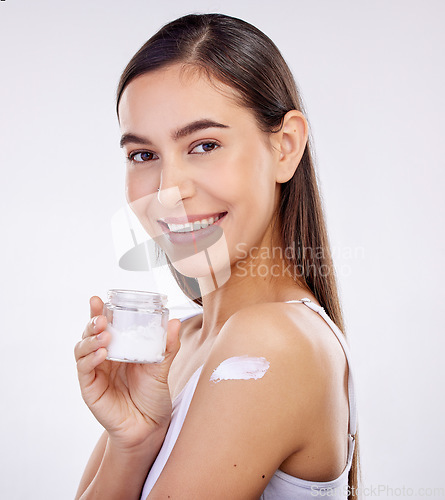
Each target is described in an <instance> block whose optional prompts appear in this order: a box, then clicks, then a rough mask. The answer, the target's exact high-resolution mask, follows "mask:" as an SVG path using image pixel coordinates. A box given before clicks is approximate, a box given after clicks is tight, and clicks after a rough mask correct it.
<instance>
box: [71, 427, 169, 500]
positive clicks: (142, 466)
mask: <svg viewBox="0 0 445 500" xmlns="http://www.w3.org/2000/svg"><path fill="white" fill-rule="evenodd" d="M164 437H165V432H159V433H157V434H152V435H151V436H150V438H149V439H148V440H147V442H146V443H145V444H144V446H141V447H138V448H137V449H131V450H129V449H118V448H116V446H115V445H114V444H113V443H112V442H111V441H110V440H109V439H108V435H107V433H106V432H104V433H103V434H102V436H101V437H100V439H99V441H98V443H97V445H96V447H95V448H94V451H93V453H92V455H91V457H90V460H89V461H88V464H87V467H86V469H85V472H84V475H83V477H82V480H81V482H80V485H79V489H78V491H77V494H76V500H87V499H88V500H90V499H91V500H92V499H98V500H103V499H107V500H113V499H116V500H123V499H125V500H132V499H135V500H139V498H140V495H141V491H142V487H143V485H144V481H145V478H146V476H147V473H148V470H149V468H150V466H151V464H152V463H153V462H154V460H155V458H156V456H157V454H158V453H159V450H160V448H161V446H162V442H163V440H164Z"/></svg>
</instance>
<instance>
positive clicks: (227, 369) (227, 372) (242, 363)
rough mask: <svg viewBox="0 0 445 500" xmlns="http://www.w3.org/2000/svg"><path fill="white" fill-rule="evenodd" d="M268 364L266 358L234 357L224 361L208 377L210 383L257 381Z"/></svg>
mask: <svg viewBox="0 0 445 500" xmlns="http://www.w3.org/2000/svg"><path fill="white" fill-rule="evenodd" d="M269 366H270V363H269V361H267V359H266V358H250V357H249V356H247V355H245V356H234V357H232V358H228V359H226V360H224V361H223V362H222V363H221V364H220V365H219V366H218V368H216V369H215V370H214V371H213V373H212V375H211V376H210V382H215V384H216V383H218V382H221V380H248V379H251V378H253V379H255V380H257V379H259V378H262V377H263V376H264V374H265V373H266V372H267V370H268V369H269Z"/></svg>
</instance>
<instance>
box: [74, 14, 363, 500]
mask: <svg viewBox="0 0 445 500" xmlns="http://www.w3.org/2000/svg"><path fill="white" fill-rule="evenodd" d="M117 111H118V116H119V122H120V126H121V130H122V141H121V145H122V147H123V148H124V150H125V153H126V156H127V186H126V188H127V199H128V201H129V203H130V205H131V206H132V209H133V210H134V211H135V213H136V214H137V216H138V218H139V219H140V220H141V222H142V224H143V225H144V227H145V228H146V229H147V231H148V232H149V233H150V235H151V236H152V237H153V238H154V239H155V241H156V242H157V243H158V244H159V247H161V248H162V249H163V251H164V252H165V253H166V256H167V258H168V260H169V263H170V264H169V265H170V267H171V270H172V272H173V273H174V275H175V277H176V279H177V281H178V283H179V284H180V286H181V287H182V289H183V290H184V292H185V293H186V294H187V295H188V296H189V297H190V298H192V299H193V300H194V301H195V302H197V303H198V304H200V305H202V314H197V315H195V316H193V317H191V318H186V319H183V321H182V322H181V321H179V320H177V319H173V320H170V321H169V325H168V341H167V354H166V358H165V360H164V361H163V362H162V363H159V364H148V365H138V364H126V363H119V362H114V361H109V360H106V359H105V358H106V356H107V345H108V343H109V341H110V334H109V332H107V330H106V326H107V324H106V319H105V317H104V316H102V315H101V312H102V306H103V303H102V301H101V300H100V299H99V297H92V298H91V299H90V308H91V318H92V319H91V320H90V322H89V323H88V324H87V326H86V329H85V331H84V334H83V338H82V340H81V341H80V342H79V343H78V344H77V345H76V348H75V356H76V360H77V369H78V376H79V382H80V386H81V390H82V395H83V398H84V400H85V402H86V404H87V405H88V406H89V408H90V409H91V411H92V412H93V414H94V415H95V417H96V418H97V419H98V421H99V422H100V423H101V424H102V425H103V427H104V429H105V431H104V433H103V435H102V437H101V438H100V440H99V442H98V444H97V445H96V448H95V449H94V451H93V453H92V456H91V458H90V460H89V462H88V464H87V467H86V470H85V473H84V475H83V477H82V480H81V482H80V485H79V490H78V493H77V498H82V499H93V498H98V499H101V500H103V499H105V498H106V499H107V500H110V499H114V498H115V499H133V498H134V499H139V498H142V499H144V500H145V499H146V498H148V499H161V498H162V499H164V498H166V499H167V498H171V499H180V500H186V499H190V500H201V499H202V500H204V499H205V500H208V499H211V500H217V499H221V500H228V499H230V500H236V499H240V500H247V499H258V498H262V499H266V500H267V499H284V500H286V499H297V498H298V499H304V498H314V497H316V496H317V495H319V496H326V495H329V497H330V498H346V497H347V496H348V494H349V495H351V494H355V491H356V490H355V488H356V486H357V483H356V464H357V447H356V442H355V441H356V439H355V438H356V436H355V434H356V414H355V399H354V388H353V381H352V373H351V370H350V367H349V363H348V362H349V352H348V348H347V345H346V342H345V339H344V336H343V334H342V333H341V331H340V330H342V329H343V322H342V315H341V308H340V305H339V299H338V295H337V289H336V282H335V276H334V269H333V265H332V260H331V257H330V252H329V245H328V239H327V234H326V229H325V223H324V219H323V214H322V208H321V203H320V198H319V193H318V188H317V183H316V177H315V173H314V168H313V165H312V160H311V153H310V147H309V145H308V125H307V121H306V119H305V116H304V114H303V113H302V105H301V102H300V98H299V95H298V92H297V89H296V86H295V82H294V79H293V77H292V75H291V73H290V70H289V68H288V67H287V65H286V63H285V61H284V60H283V58H282V56H281V54H280V52H279V51H278V49H277V48H276V46H275V45H274V44H273V43H272V41H271V40H270V39H269V38H268V37H266V36H265V35H264V34H263V33H262V32H260V31H259V30H258V29H256V28H255V27H253V26H251V25H250V24H248V23H246V22H244V21H241V20H239V19H236V18H233V17H229V16H224V15H220V14H203V15H188V16H185V17H183V18H180V19H177V20H175V21H173V22H171V23H169V24H167V25H166V26H164V27H163V28H162V29H161V30H160V31H159V32H158V33H157V34H156V35H154V36H153V37H152V38H151V39H150V40H149V41H148V42H147V43H146V44H145V45H144V46H143V47H142V48H141V49H140V50H139V51H138V53H137V54H135V56H134V57H133V59H132V60H131V61H130V63H129V64H128V66H127V68H126V69H125V71H124V73H123V75H122V77H121V81H120V84H119V88H118V96H117ZM172 401H173V407H172Z"/></svg>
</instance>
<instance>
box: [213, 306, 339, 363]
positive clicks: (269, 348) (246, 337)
mask: <svg viewBox="0 0 445 500" xmlns="http://www.w3.org/2000/svg"><path fill="white" fill-rule="evenodd" d="M328 331H330V327H329V326H328V325H327V324H326V322H325V321H324V320H323V319H322V318H321V317H320V316H319V315H318V314H316V313H314V311H313V310H311V309H309V308H308V307H306V306H305V305H304V304H302V303H286V302H267V303H261V304H252V305H249V306H247V307H245V308H243V309H240V310H239V311H237V312H236V313H235V314H233V315H232V316H231V317H230V318H229V320H228V321H227V322H226V323H225V324H224V326H223V328H222V329H221V331H220V333H219V339H218V340H219V343H221V345H225V344H227V346H231V348H234V349H242V348H247V349H257V348H258V349H261V350H262V351H263V352H268V353H269V354H271V355H274V354H276V355H279V356H281V357H283V358H291V359H294V360H298V359H299V358H305V359H307V358H308V356H310V357H314V359H313V360H312V361H313V362H314V363H315V365H314V366H315V368H317V365H318V364H319V360H320V356H321V355H322V354H323V352H324V351H325V350H328V351H329V349H330V347H331V346H332V342H331V340H332V339H334V340H335V337H334V335H330V334H329V332H328ZM327 333H328V335H327ZM326 340H328V342H326ZM335 343H336V340H335V342H334V344H335Z"/></svg>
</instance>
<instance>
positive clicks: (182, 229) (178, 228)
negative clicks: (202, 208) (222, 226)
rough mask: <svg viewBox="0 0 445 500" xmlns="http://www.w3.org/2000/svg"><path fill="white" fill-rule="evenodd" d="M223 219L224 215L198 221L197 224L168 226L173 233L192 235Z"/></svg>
mask: <svg viewBox="0 0 445 500" xmlns="http://www.w3.org/2000/svg"><path fill="white" fill-rule="evenodd" d="M221 217H222V215H218V216H217V217H209V218H208V219H202V220H197V221H195V222H188V223H187V224H167V225H168V228H169V230H170V231H171V232H172V233H190V232H192V231H199V230H200V229H204V228H206V227H208V226H211V225H212V224H214V223H215V222H216V221H217V220H219V219H220V218H221Z"/></svg>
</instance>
